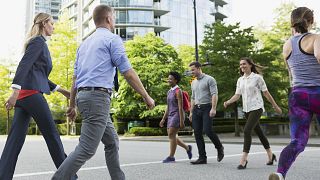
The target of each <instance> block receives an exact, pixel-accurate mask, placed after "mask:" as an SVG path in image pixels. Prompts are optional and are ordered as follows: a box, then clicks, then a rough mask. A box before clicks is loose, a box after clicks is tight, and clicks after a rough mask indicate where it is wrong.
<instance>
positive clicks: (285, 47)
mask: <svg viewBox="0 0 320 180" xmlns="http://www.w3.org/2000/svg"><path fill="white" fill-rule="evenodd" d="M291 51H292V48H291V42H290V40H288V41H287V42H286V43H285V44H284V45H283V50H282V56H283V60H284V64H285V65H286V67H287V69H288V74H289V82H290V86H291V83H292V75H291V71H290V68H289V66H288V62H287V57H288V56H289V55H290V53H291Z"/></svg>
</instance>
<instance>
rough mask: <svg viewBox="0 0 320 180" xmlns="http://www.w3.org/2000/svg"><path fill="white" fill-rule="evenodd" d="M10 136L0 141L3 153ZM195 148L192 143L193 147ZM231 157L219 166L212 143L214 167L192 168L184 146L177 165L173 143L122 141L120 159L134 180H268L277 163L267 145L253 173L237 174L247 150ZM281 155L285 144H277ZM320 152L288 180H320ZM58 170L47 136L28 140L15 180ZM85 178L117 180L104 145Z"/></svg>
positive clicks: (45, 178)
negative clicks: (271, 160)
mask: <svg viewBox="0 0 320 180" xmlns="http://www.w3.org/2000/svg"><path fill="white" fill-rule="evenodd" d="M5 139H6V137H5V136H1V139H0V151H1V152H2V149H3V146H4V143H5ZM62 139H63V144H64V147H65V150H66V153H67V154H68V153H70V152H71V151H72V150H73V149H74V147H75V146H76V144H77V143H78V139H77V137H63V138H62ZM188 144H189V143H188ZM191 145H192V146H193V154H194V157H193V159H196V158H197V147H196V144H195V143H191ZM224 147H225V158H224V159H223V161H222V162H220V163H218V162H217V160H216V150H215V149H214V146H213V145H211V144H209V143H206V150H207V156H208V164H206V165H191V164H190V163H189V160H188V159H187V154H186V152H185V151H184V149H182V148H181V147H178V148H177V152H176V156H175V157H176V161H177V162H175V163H169V164H163V163H162V162H161V161H162V160H163V159H164V158H165V157H167V155H168V151H169V143H168V142H150V141H127V140H121V141H120V159H121V166H122V169H123V171H124V172H125V174H126V178H127V179H128V180H180V179H181V180H186V179H188V180H209V179H210V180H211V179H216V180H260V179H261V180H263V179H268V175H269V173H270V172H273V171H275V170H276V167H277V166H276V165H273V166H266V165H265V163H266V161H267V155H266V153H265V150H264V149H263V146H262V145H252V147H251V152H250V155H249V159H248V165H247V169H245V170H237V169H236V167H237V166H238V163H239V159H240V156H241V152H242V145H241V144H224ZM271 148H272V149H273V151H274V153H275V154H276V155H277V157H279V154H280V151H281V150H282V148H283V146H278V145H272V144H271ZM319 152H320V148H318V147H308V148H306V150H305V152H303V153H302V154H301V155H300V156H299V157H298V160H297V162H296V163H295V164H294V165H293V167H292V168H291V169H290V171H289V174H288V176H287V178H286V179H287V180H301V179H305V180H319V179H320V174H319V165H318V163H319V159H320V153H319ZM54 170H55V167H54V165H53V162H52V160H51V158H50V155H49V152H48V151H47V147H46V144H45V142H44V140H43V139H42V137H41V136H28V138H27V140H26V142H25V144H24V147H23V149H22V151H21V154H20V156H19V159H18V163H17V166H16V171H15V176H14V179H15V180H49V179H50V177H51V176H52V174H53V172H54ZM78 176H79V180H106V179H111V178H110V176H109V174H108V170H107V168H106V165H105V161H104V151H103V145H102V144H100V146H99V148H98V150H97V153H96V155H95V156H94V157H93V158H92V159H90V160H89V161H88V162H87V163H86V164H85V165H84V166H83V167H82V169H80V171H79V172H78Z"/></svg>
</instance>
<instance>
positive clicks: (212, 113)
mask: <svg viewBox="0 0 320 180" xmlns="http://www.w3.org/2000/svg"><path fill="white" fill-rule="evenodd" d="M217 103H218V95H213V96H212V98H211V110H210V114H209V115H210V117H214V116H215V115H216V113H217Z"/></svg>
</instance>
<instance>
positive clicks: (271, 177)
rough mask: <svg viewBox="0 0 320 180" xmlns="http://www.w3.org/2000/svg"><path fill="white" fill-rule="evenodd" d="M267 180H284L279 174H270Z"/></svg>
mask: <svg viewBox="0 0 320 180" xmlns="http://www.w3.org/2000/svg"><path fill="white" fill-rule="evenodd" d="M269 180H284V177H283V176H282V174H281V173H271V174H270V175H269Z"/></svg>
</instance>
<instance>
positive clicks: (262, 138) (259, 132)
mask: <svg viewBox="0 0 320 180" xmlns="http://www.w3.org/2000/svg"><path fill="white" fill-rule="evenodd" d="M254 132H255V133H256V134H257V136H258V137H259V139H260V142H261V143H262V145H263V147H264V149H265V150H266V152H267V155H268V161H267V163H269V162H271V161H272V158H273V157H272V156H273V153H272V151H271V148H270V144H269V141H268V139H267V137H266V136H265V134H264V133H263V131H262V129H261V127H260V123H259V121H258V123H257V125H256V127H255V128H254Z"/></svg>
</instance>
